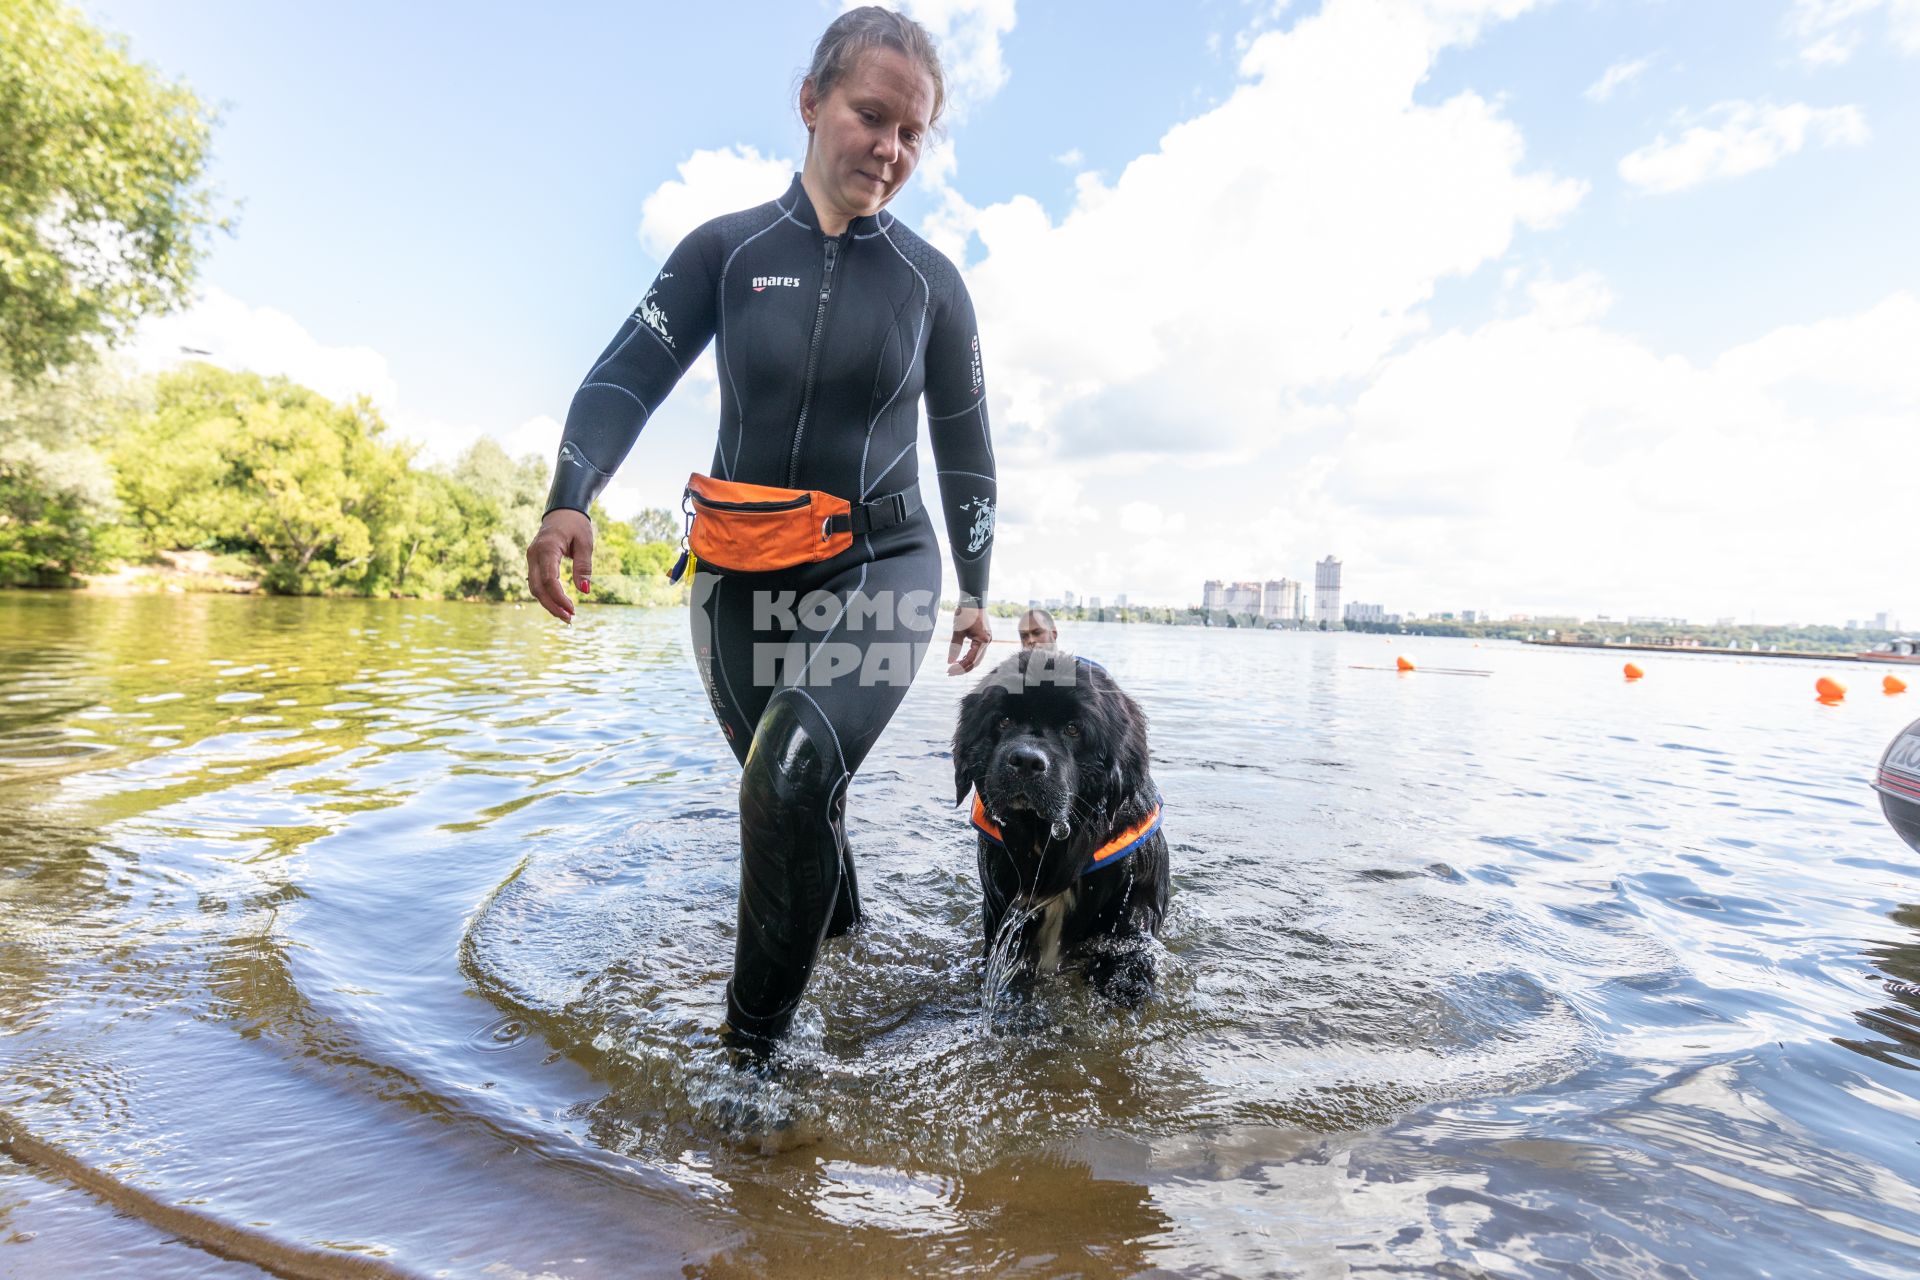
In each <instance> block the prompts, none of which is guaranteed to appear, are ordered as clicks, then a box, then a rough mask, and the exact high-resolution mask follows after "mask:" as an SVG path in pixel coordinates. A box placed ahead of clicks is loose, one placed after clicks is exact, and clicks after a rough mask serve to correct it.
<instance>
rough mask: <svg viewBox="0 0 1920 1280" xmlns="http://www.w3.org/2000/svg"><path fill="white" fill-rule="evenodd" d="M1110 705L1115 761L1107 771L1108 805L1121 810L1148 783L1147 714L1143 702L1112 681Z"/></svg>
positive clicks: (1106, 693) (1110, 807) (1113, 759)
mask: <svg viewBox="0 0 1920 1280" xmlns="http://www.w3.org/2000/svg"><path fill="white" fill-rule="evenodd" d="M1105 698H1106V705H1107V707H1108V708H1109V709H1110V711H1111V712H1112V717H1113V718H1112V729H1111V738H1110V742H1111V747H1110V749H1111V751H1112V753H1113V754H1112V757H1111V764H1110V765H1109V767H1108V770H1107V792H1108V794H1107V807H1108V809H1109V810H1110V811H1111V810H1117V809H1118V808H1119V807H1120V806H1121V805H1122V804H1124V803H1125V802H1126V800H1127V797H1129V796H1131V795H1134V794H1136V793H1138V792H1140V791H1143V790H1145V789H1146V787H1147V786H1148V778H1149V776H1150V774H1149V766H1148V763H1147V717H1146V713H1145V712H1143V711H1141V710H1140V704H1139V703H1137V702H1135V701H1134V700H1133V699H1132V698H1129V697H1128V696H1127V695H1126V692H1125V691H1124V690H1122V689H1121V688H1120V687H1119V686H1118V685H1115V684H1113V683H1112V682H1111V681H1109V682H1108V687H1107V689H1106V691H1105Z"/></svg>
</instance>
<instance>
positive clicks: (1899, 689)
mask: <svg viewBox="0 0 1920 1280" xmlns="http://www.w3.org/2000/svg"><path fill="white" fill-rule="evenodd" d="M1880 687H1881V688H1882V689H1885V690H1886V691H1887V692H1888V693H1905V692H1906V691H1907V682H1906V681H1905V680H1902V679H1901V678H1900V677H1899V676H1888V677H1887V678H1886V679H1884V680H1882V681H1881V682H1880Z"/></svg>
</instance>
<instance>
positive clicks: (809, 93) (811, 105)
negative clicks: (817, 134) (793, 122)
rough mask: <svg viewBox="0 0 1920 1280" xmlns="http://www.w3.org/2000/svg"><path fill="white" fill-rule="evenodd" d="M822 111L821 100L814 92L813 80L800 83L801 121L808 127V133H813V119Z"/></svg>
mask: <svg viewBox="0 0 1920 1280" xmlns="http://www.w3.org/2000/svg"><path fill="white" fill-rule="evenodd" d="M819 110H820V99H819V97H818V96H817V95H816V94H815V93H814V91H813V80H812V79H811V78H809V79H806V80H802V81H801V82H800V121H801V123H803V124H805V125H806V126H807V132H808V133H812V132H813V117H814V114H815V113H816V112H818V111H819Z"/></svg>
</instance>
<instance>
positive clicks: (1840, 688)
mask: <svg viewBox="0 0 1920 1280" xmlns="http://www.w3.org/2000/svg"><path fill="white" fill-rule="evenodd" d="M1813 691H1814V693H1815V694H1816V695H1818V697H1819V699H1820V701H1822V702H1824V703H1827V704H1828V705H1829V706H1831V705H1832V704H1833V703H1836V702H1839V701H1841V700H1842V699H1843V698H1845V697H1846V696H1847V686H1845V685H1843V684H1841V683H1840V682H1839V681H1838V680H1835V679H1834V678H1833V677H1832V676H1821V677H1820V678H1819V679H1818V680H1815V681H1814V682H1813Z"/></svg>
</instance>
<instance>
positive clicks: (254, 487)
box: [115, 364, 412, 594]
mask: <svg viewBox="0 0 1920 1280" xmlns="http://www.w3.org/2000/svg"><path fill="white" fill-rule="evenodd" d="M385 431H386V424H385V423H383V422H382V421H381V420H380V416H379V414H378V413H377V412H376V411H375V410H374V408H373V406H372V405H371V404H370V403H369V402H368V401H367V400H366V399H365V398H364V397H362V398H360V399H358V400H355V401H354V402H352V403H351V404H346V405H338V404H334V403H333V402H332V401H329V400H328V399H326V397H324V396H322V395H320V394H318V393H317V392H314V391H310V390H308V389H307V388H305V387H301V386H296V385H294V384H293V383H290V382H288V381H287V380H286V379H284V378H271V379H268V378H262V377H260V376H259V375H258V374H252V373H233V372H229V371H227V370H224V369H218V368H215V367H214V366H212V365H207V364H195V365H187V366H184V367H182V368H180V369H177V370H174V371H172V372H170V373H167V374H163V375H162V376H161V377H159V378H158V379H156V380H155V383H154V405H153V408H152V410H151V411H150V412H149V413H147V414H145V415H143V416H142V417H141V418H140V419H139V420H137V421H136V422H135V424H134V425H133V426H132V427H131V428H130V429H129V430H128V431H127V432H126V434H125V435H124V436H123V437H122V438H121V440H120V442H119V445H118V448H117V449H116V452H115V464H116V469H117V472H118V476H119V481H120V495H121V498H122V500H123V501H124V502H125V504H126V506H127V508H128V510H129V511H130V512H131V513H132V514H133V516H134V517H135V519H136V520H137V522H138V523H139V526H140V528H141V529H142V530H143V532H144V533H145V535H146V538H147V540H148V542H149V544H150V545H152V546H154V547H156V548H158V547H165V546H195V545H205V544H207V543H215V544H219V545H223V546H225V547H227V548H229V549H235V548H240V549H248V550H252V551H254V552H256V553H258V554H259V555H260V556H261V557H262V559H263V560H264V561H265V567H266V574H265V577H264V579H263V581H264V585H265V586H266V587H267V589H268V590H270V591H277V592H285V593H293V594H304V593H311V592H315V591H323V590H328V589H341V588H349V589H351V588H356V587H360V586H362V585H363V584H364V583H365V581H366V579H367V578H368V575H369V574H370V573H372V572H374V569H375V566H374V542H375V537H376V535H378V534H380V533H381V532H382V529H383V526H384V525H385V524H386V523H388V522H390V521H393V520H395V519H398V518H400V517H401V515H402V514H403V513H404V512H405V511H406V509H407V506H408V503H409V502H410V501H412V493H411V481H412V475H411V473H410V472H409V469H408V463H409V461H410V460H411V454H412V449H411V446H406V445H393V444H389V443H388V442H387V441H386V440H385V439H383V436H384V434H385Z"/></svg>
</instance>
